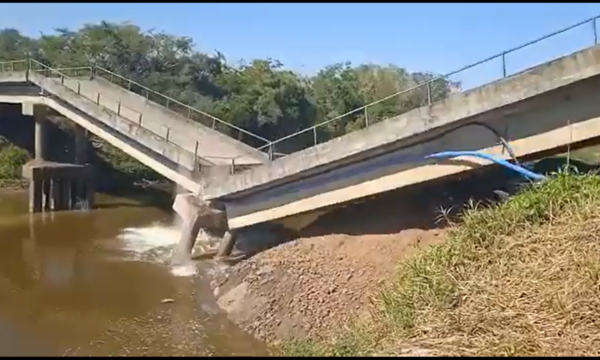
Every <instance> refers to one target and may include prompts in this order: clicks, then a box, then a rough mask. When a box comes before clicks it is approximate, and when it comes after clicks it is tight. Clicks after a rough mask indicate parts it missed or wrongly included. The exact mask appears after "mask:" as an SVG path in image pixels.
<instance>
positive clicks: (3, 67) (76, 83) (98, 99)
mask: <svg viewBox="0 0 600 360" xmlns="http://www.w3.org/2000/svg"><path fill="white" fill-rule="evenodd" d="M89 70H90V67H74V68H64V69H60V70H58V69H54V68H51V67H49V66H47V65H45V64H43V63H41V62H39V61H36V60H33V59H29V60H15V61H6V62H0V72H17V71H18V72H25V73H26V74H27V76H29V74H30V73H35V74H38V75H41V76H43V77H45V78H50V79H55V80H56V82H55V84H60V85H61V86H63V88H65V89H67V90H68V91H71V92H73V93H76V94H77V95H79V96H82V97H84V98H86V99H88V100H90V101H92V102H94V103H95V104H96V105H98V106H101V107H102V108H104V109H105V110H108V111H109V112H111V113H114V114H116V115H117V116H119V117H120V118H121V119H124V120H126V121H128V122H130V123H132V125H133V126H137V127H139V128H142V129H144V130H145V131H148V132H150V133H151V134H152V135H153V136H155V137H157V138H159V139H161V140H163V141H165V142H166V143H168V144H170V145H172V146H174V147H176V148H177V150H178V152H179V153H187V154H189V155H191V156H193V159H194V165H193V167H194V169H196V168H197V167H198V164H200V156H198V147H199V143H198V141H196V146H195V151H194V152H192V151H190V150H188V149H186V148H184V147H182V146H181V145H179V144H177V143H175V142H173V141H172V140H171V139H170V138H169V135H170V128H169V127H168V126H166V127H165V128H166V131H165V133H164V134H159V133H156V132H155V131H154V130H152V129H149V128H148V127H145V126H144V121H143V114H142V113H141V112H139V111H137V110H135V109H133V108H131V107H128V106H127V105H125V104H123V103H121V101H120V99H115V98H112V97H111V96H110V95H106V94H104V93H101V92H97V91H96V92H94V96H93V97H90V93H89V92H88V91H82V82H81V81H80V80H79V79H80V78H81V77H80V76H81V74H89ZM66 73H71V74H74V75H73V76H69V75H67V74H66ZM77 77H79V79H78V78H77ZM68 84H69V85H68ZM83 86H85V85H83ZM41 89H42V91H44V90H46V91H48V90H49V89H47V88H46V87H44V86H43V84H41ZM106 99H110V100H109V101H108V102H107V101H103V100H106ZM107 103H111V104H116V105H115V107H114V108H112V107H110V106H106V104H107ZM124 109H127V112H129V114H130V115H129V116H128V117H126V116H123V114H122V113H123V110H124ZM131 114H136V115H137V116H136V117H137V119H136V120H134V119H131V118H130V116H131ZM202 158H208V160H209V161H210V158H213V159H218V158H219V157H211V156H204V155H203V156H202ZM221 159H222V158H221ZM232 164H235V163H234V160H232Z"/></svg>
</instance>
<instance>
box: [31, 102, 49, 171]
mask: <svg viewBox="0 0 600 360" xmlns="http://www.w3.org/2000/svg"><path fill="white" fill-rule="evenodd" d="M33 118H34V119H35V158H36V159H37V160H46V157H47V153H46V150H47V149H46V147H47V143H48V139H47V136H48V134H47V127H48V124H47V122H48V120H47V119H46V107H45V106H40V105H34V107H33Z"/></svg>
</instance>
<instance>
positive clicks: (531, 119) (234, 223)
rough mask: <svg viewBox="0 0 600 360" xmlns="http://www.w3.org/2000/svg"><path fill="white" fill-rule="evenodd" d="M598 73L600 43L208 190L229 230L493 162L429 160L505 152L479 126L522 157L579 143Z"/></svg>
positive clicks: (590, 134) (593, 112)
mask: <svg viewBox="0 0 600 360" xmlns="http://www.w3.org/2000/svg"><path fill="white" fill-rule="evenodd" d="M599 75H600V47H599V46H594V47H591V48H587V49H585V50H583V51H579V52H576V53H574V54H571V55H569V56H565V57H562V58H559V59H556V60H553V61H550V62H548V63H545V64H543V65H540V66H537V67H534V68H531V69H529V70H526V71H523V72H521V73H518V74H515V75H513V76H510V77H507V78H504V79H502V80H499V81H496V82H493V83H490V84H487V85H484V86H482V87H479V88H476V89H474V90H471V91H468V92H464V93H457V94H453V95H451V96H450V97H449V98H447V99H445V100H443V101H440V102H437V103H434V104H432V105H431V106H425V107H422V108H419V109H416V110H413V111H410V112H408V113H405V114H402V115H400V116H397V117H395V118H392V119H388V120H386V121H383V122H381V123H378V124H376V125H374V126H371V127H370V128H367V129H365V130H362V131H359V132H355V133H352V134H349V135H346V136H343V137H340V138H337V139H334V140H331V141H329V142H327V143H324V144H320V145H317V146H315V147H312V148H308V149H306V150H304V151H301V152H298V153H294V154H291V155H288V156H286V157H284V158H282V159H278V160H276V161H274V162H272V163H270V164H268V165H265V166H261V167H258V168H255V169H251V170H249V171H246V172H243V173H240V174H237V175H234V176H231V177H230V178H229V180H228V181H226V182H222V181H221V182H219V183H206V184H205V188H204V190H203V191H202V193H203V194H204V199H205V200H212V201H218V202H221V203H222V205H223V207H224V209H225V210H226V213H227V218H228V224H229V228H230V229H235V228H243V227H247V226H250V225H254V224H259V223H264V222H273V221H275V222H277V221H279V222H284V223H285V222H286V221H288V220H291V219H292V218H297V219H299V218H301V217H302V216H300V215H303V214H304V215H306V216H307V217H309V218H310V217H314V216H313V215H314V214H317V215H318V213H319V211H327V208H330V207H332V206H336V205H339V204H343V203H345V202H349V201H352V200H356V199H360V198H364V197H368V196H371V195H375V194H378V193H382V192H386V191H390V190H394V189H397V188H401V187H406V186H410V185H412V184H416V183H420V182H425V181H429V180H433V179H436V178H440V177H444V176H449V175H452V174H457V173H461V172H466V171H469V170H471V169H474V168H477V167H481V166H486V165H489V164H490V163H491V162H489V161H487V160H484V159H473V158H457V159H453V160H450V161H443V162H440V161H439V160H438V161H435V160H427V159H426V158H425V157H426V156H427V155H429V154H433V153H437V152H440V151H449V150H455V151H458V150H472V151H483V152H485V153H488V154H492V155H497V156H498V157H501V158H504V159H506V158H507V157H508V154H507V153H506V152H505V151H504V149H503V147H502V146H501V145H499V139H498V137H497V135H495V134H494V133H493V132H491V131H489V129H486V128H484V127H482V126H476V125H474V124H475V123H482V124H485V125H487V126H488V127H491V128H492V129H495V131H496V132H497V133H499V134H501V136H502V137H503V138H504V139H506V140H507V141H509V142H510V144H511V146H512V148H513V150H514V152H515V153H516V156H517V157H525V156H534V157H535V156H536V155H539V154H542V153H547V152H552V151H558V150H559V149H561V148H564V146H566V145H568V144H572V145H573V146H576V145H577V143H580V142H583V141H589V140H590V139H595V138H598V137H600V102H599V101H598V100H597V99H598V97H599V96H600V76H599ZM469 124H470V125H469ZM467 125H469V126H467ZM209 181H210V180H209ZM311 214H312V215H311ZM292 222H293V221H292ZM300 222H303V221H300ZM288 224H289V221H288ZM290 226H291V225H290Z"/></svg>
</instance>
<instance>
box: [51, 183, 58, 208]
mask: <svg viewBox="0 0 600 360" xmlns="http://www.w3.org/2000/svg"><path fill="white" fill-rule="evenodd" d="M50 181H51V182H52V184H51V186H50V198H51V199H52V205H51V208H52V210H53V211H58V210H60V185H59V184H58V181H57V179H51V180H50Z"/></svg>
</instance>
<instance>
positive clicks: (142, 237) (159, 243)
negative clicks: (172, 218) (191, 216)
mask: <svg viewBox="0 0 600 360" xmlns="http://www.w3.org/2000/svg"><path fill="white" fill-rule="evenodd" d="M179 237H180V230H179V229H178V228H177V227H176V226H166V225H164V224H160V223H155V224H152V225H150V226H147V227H139V228H125V229H123V230H122V231H121V234H120V235H119V239H120V240H122V242H123V245H124V246H123V249H124V250H127V251H131V252H135V253H138V254H143V253H145V252H147V251H149V250H152V249H156V248H164V247H170V248H172V247H173V246H175V245H176V244H177V242H178V241H179Z"/></svg>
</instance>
